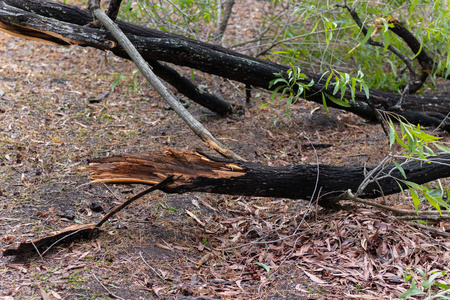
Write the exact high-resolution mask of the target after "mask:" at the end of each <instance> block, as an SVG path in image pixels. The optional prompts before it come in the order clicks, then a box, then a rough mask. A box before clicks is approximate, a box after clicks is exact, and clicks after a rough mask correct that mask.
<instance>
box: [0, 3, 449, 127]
mask: <svg viewBox="0 0 450 300" xmlns="http://www.w3.org/2000/svg"><path fill="white" fill-rule="evenodd" d="M5 4H8V5H9V6H7V5H5ZM13 8H15V9H21V10H26V11H28V12H29V13H28V14H26V12H25V11H22V13H20V12H17V11H16V12H15V13H14V14H13V15H11V13H9V14H8V12H11V10H12V9H13ZM30 20H33V22H32V21H30ZM91 21H92V17H91V16H90V14H89V12H87V11H86V10H82V9H79V8H77V7H75V6H69V5H64V4H61V3H57V2H48V1H43V0H39V1H38V0H36V1H23V0H4V1H2V0H0V28H1V27H2V26H3V29H5V30H8V27H9V28H10V27H11V26H16V27H17V28H16V29H20V28H25V29H30V30H32V29H33V28H38V31H39V32H51V33H52V35H51V36H52V37H53V38H54V37H55V36H57V37H61V38H60V40H61V41H62V42H61V43H65V44H66V43H67V39H68V40H69V42H70V43H74V44H78V45H80V46H89V47H95V48H98V49H103V50H110V51H112V52H113V53H115V54H116V55H118V56H121V57H125V58H128V56H127V54H126V53H125V51H124V50H123V49H122V48H121V47H120V46H118V45H117V44H116V43H115V42H114V39H113V37H112V36H111V35H110V34H109V33H107V32H105V31H102V30H95V29H93V28H86V27H82V26H84V25H86V24H88V23H89V22H91ZM61 22H64V23H61ZM117 24H118V25H119V27H121V29H122V30H123V31H124V32H125V33H126V34H127V36H128V38H129V39H130V40H131V42H132V43H133V44H134V45H135V46H136V48H137V49H138V51H140V52H141V54H142V55H143V57H144V59H146V60H147V61H150V60H161V61H165V62H170V63H173V64H177V65H180V66H185V67H190V68H195V69H197V70H200V71H203V72H206V73H210V74H214V75H218V76H222V77H225V78H228V79H231V80H236V81H239V82H242V83H245V84H247V85H251V86H254V87H261V88H264V89H269V83H270V81H271V80H273V79H274V78H275V76H274V73H280V72H281V71H284V72H286V71H287V70H288V69H289V67H287V66H282V65H279V64H276V63H272V62H270V61H266V60H261V59H257V58H253V57H250V56H246V55H244V54H240V53H237V52H234V51H231V50H228V49H225V48H223V47H220V46H217V45H211V44H207V43H204V42H200V41H196V40H192V39H189V38H186V37H183V36H180V35H175V34H170V33H166V32H162V31H158V30H153V29H148V28H144V27H141V26H138V25H136V24H130V23H126V22H123V21H117ZM5 27H6V28H5ZM97 39H100V41H101V40H102V39H103V43H101V42H98V41H97ZM305 74H306V75H307V76H308V79H307V80H306V81H309V80H314V81H315V84H314V85H313V86H312V87H311V88H310V89H309V90H307V91H305V94H304V98H305V99H307V100H310V101H315V102H317V103H320V104H321V103H322V101H323V100H322V92H323V91H325V89H324V84H323V82H320V80H319V78H320V75H319V74H309V73H307V72H305ZM274 88H276V86H274V87H272V89H274ZM329 89H330V90H327V92H328V93H332V91H331V87H329ZM337 97H339V95H337ZM400 98H401V95H400V94H396V93H387V92H381V91H377V90H370V96H369V99H366V97H365V94H364V93H360V92H356V93H355V101H354V102H353V101H351V102H350V103H349V104H350V105H349V107H341V106H339V105H337V104H335V103H334V102H331V101H327V105H328V106H330V107H336V108H339V109H344V110H347V111H349V112H352V113H355V114H357V115H359V116H361V117H363V118H366V119H369V120H376V114H375V112H374V109H373V107H374V106H373V104H374V103H375V104H381V105H382V106H384V107H391V106H393V105H395V104H396V103H398V101H399V100H400ZM418 99H419V100H423V101H422V102H421V103H419V104H417V103H416V100H418ZM193 100H195V99H193ZM424 101H425V102H426V103H427V105H424V104H423V102H424ZM369 103H370V104H371V105H369ZM402 108H403V109H404V111H399V112H397V113H398V114H399V115H401V116H403V117H405V118H406V119H407V120H408V121H410V122H411V123H413V124H418V123H421V124H422V125H425V126H433V127H438V126H439V127H441V128H442V129H444V130H447V131H450V121H449V120H448V118H445V116H446V115H447V113H448V112H450V101H449V96H448V95H443V96H430V97H423V96H416V95H409V96H408V98H407V99H406V100H405V102H404V103H403V105H402ZM423 111H424V112H438V113H440V114H441V115H442V116H444V118H441V119H439V118H438V117H436V115H434V117H428V116H427V115H425V116H424V114H423V113H421V112H423ZM418 116H419V118H417V117H418Z"/></svg>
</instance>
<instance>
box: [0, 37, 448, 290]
mask: <svg viewBox="0 0 450 300" xmlns="http://www.w3.org/2000/svg"><path fill="white" fill-rule="evenodd" d="M134 69H135V67H134V66H133V65H132V63H130V62H129V61H125V60H122V59H119V58H116V57H114V56H110V55H105V53H102V52H100V51H97V50H92V49H83V48H79V47H68V48H65V47H58V46H54V45H51V44H44V43H40V42H34V41H26V40H23V39H20V38H16V37H11V36H9V35H7V34H4V33H1V32H0V89H1V90H2V91H3V92H4V95H3V96H2V98H1V99H0V145H1V147H0V236H1V237H2V239H1V240H0V248H5V247H9V246H11V245H14V244H16V243H18V242H20V241H23V240H28V239H35V238H37V237H42V236H45V235H46V234H47V233H49V232H52V231H56V230H59V229H62V228H64V227H67V226H69V225H73V224H88V223H95V222H96V221H99V220H100V218H101V217H102V215H103V214H104V212H97V211H98V209H96V208H98V207H97V206H102V207H103V208H104V209H105V210H109V209H111V208H112V207H114V206H115V205H117V204H119V203H121V202H123V201H124V200H125V199H127V198H128V197H129V196H130V195H132V194H134V193H136V192H138V191H140V190H141V189H142V187H140V186H134V185H133V186H120V185H117V186H116V185H110V186H106V185H102V184H95V185H84V184H86V183H88V182H89V178H88V174H86V173H83V172H81V171H79V168H80V167H82V166H83V165H85V164H86V161H87V159H89V158H95V157H104V156H109V155H113V154H121V153H143V152H149V153H157V152H163V151H165V149H166V148H168V147H172V148H175V149H190V150H196V149H201V150H202V151H207V149H205V148H204V146H203V145H202V143H201V142H200V140H199V139H198V138H197V137H196V136H195V135H194V134H193V133H192V132H191V131H190V130H189V129H188V128H187V126H185V124H184V123H183V122H182V121H181V120H180V119H179V118H178V117H177V116H176V115H175V114H174V112H173V111H171V110H167V109H166V104H164V103H163V102H162V100H161V99H160V98H159V96H158V95H157V94H156V93H155V92H154V91H153V90H151V89H149V88H148V86H147V84H146V83H145V82H144V81H143V79H142V78H141V77H140V76H137V78H136V84H134V81H133V79H134V77H133V70H134ZM115 74H121V75H124V76H126V77H127V78H125V79H124V80H123V81H122V82H121V83H119V84H118V85H117V87H116V88H115V89H114V91H111V85H112V82H113V81H114V80H115V78H117V76H116V75H115ZM198 80H199V82H202V83H203V84H210V79H209V78H208V77H206V76H204V75H199V76H198ZM133 87H136V89H134V88H133ZM107 91H110V94H109V95H108V96H107V97H106V98H104V99H102V100H100V102H98V103H91V102H92V100H93V99H95V98H97V97H98V96H99V95H101V94H103V93H105V92H107ZM222 92H223V93H224V94H225V95H226V96H227V98H228V99H230V100H231V101H234V102H236V103H238V104H240V105H243V106H244V108H245V114H243V115H234V116H231V117H229V118H221V117H218V116H216V115H214V114H212V113H210V112H208V111H206V110H205V109H203V108H201V107H199V106H196V105H195V104H191V106H190V107H189V110H190V111H191V112H192V113H193V114H194V116H195V117H196V118H197V119H199V120H200V121H201V122H202V123H203V124H204V125H205V126H206V127H207V128H208V129H209V130H210V131H211V132H212V133H213V134H214V135H215V136H216V137H218V138H219V139H221V140H222V141H223V143H224V144H226V145H227V146H228V147H229V148H230V149H232V150H233V151H235V152H236V153H238V154H239V155H241V156H242V157H244V158H246V159H248V160H252V161H255V162H260V163H264V164H267V165H290V164H308V163H315V162H316V159H318V160H319V162H320V163H323V164H335V165H361V164H364V163H367V164H368V165H374V164H376V163H377V162H379V161H380V159H382V158H383V157H384V155H385V154H387V153H388V152H389V148H388V146H387V144H388V141H387V139H386V137H385V136H384V135H383V132H382V130H381V128H380V127H379V126H377V125H373V124H368V123H365V122H364V121H363V120H361V119H359V118H357V117H354V116H353V115H351V114H347V113H343V112H339V111H332V113H331V115H330V116H327V115H326V114H325V113H324V111H323V109H320V108H319V109H317V107H316V106H315V105H313V104H311V103H305V102H301V103H299V104H297V105H296V106H294V107H293V110H292V112H291V118H290V119H287V118H286V115H285V110H284V108H283V106H282V105H278V104H271V105H268V106H266V107H265V108H264V109H260V107H261V105H262V104H263V103H265V102H266V101H269V100H270V95H269V94H267V93H264V92H262V91H255V92H254V95H257V97H255V98H254V99H253V100H252V103H251V104H250V105H248V104H246V103H245V100H244V99H243V98H244V95H243V92H242V90H235V89H234V88H233V86H231V85H229V84H228V83H225V82H224V83H223V85H222ZM438 134H441V135H442V136H443V137H444V141H445V140H446V141H448V134H444V133H439V132H438ZM310 141H311V142H313V143H318V144H323V145H326V147H317V148H316V149H315V150H314V149H313V148H311V147H310ZM316 156H317V157H316ZM299 184H301V183H299ZM378 200H379V201H385V202H386V203H388V204H390V205H397V206H399V205H408V206H409V208H411V199H410V198H409V197H406V196H404V195H401V194H399V195H394V196H392V197H387V198H386V199H384V200H382V199H378ZM193 216H195V217H193ZM299 224H301V225H300V226H299ZM429 225H430V226H433V225H436V224H433V223H430V224H429ZM437 225H438V227H439V228H440V229H441V230H443V231H445V230H446V229H447V231H448V230H449V229H448V228H449V227H450V223H449V222H441V223H440V224H437ZM294 233H295V234H294ZM200 260H201V261H202V264H201V265H200V264H199V261H200ZM449 262H450V241H449V239H448V238H445V237H441V236H436V235H434V234H432V233H430V232H428V231H426V230H422V229H419V228H417V227H415V226H413V225H411V224H410V223H406V222H402V221H398V220H397V219H395V218H394V217H393V216H392V215H391V214H390V213H386V212H382V211H380V210H378V209H372V208H367V207H364V206H359V205H354V204H350V203H348V204H347V205H346V206H345V209H344V210H341V211H327V210H323V209H321V208H319V207H316V206H315V205H314V204H313V205H311V206H309V202H308V201H305V200H296V201H293V200H287V199H275V198H251V197H230V196H223V195H210V194H201V193H195V194H183V195H167V194H164V193H162V192H154V193H152V194H150V195H148V196H146V197H144V198H143V199H141V200H140V201H139V202H138V203H136V204H134V205H132V206H131V207H128V208H127V209H126V210H125V211H123V212H122V213H121V214H119V215H118V216H117V217H115V218H114V219H113V220H112V221H111V222H109V223H108V224H106V226H105V228H104V231H103V232H102V233H101V234H100V236H99V237H98V238H96V239H94V240H89V241H81V242H74V243H71V244H66V245H55V246H54V247H53V248H52V249H51V250H50V251H49V252H48V253H46V255H44V256H42V257H41V256H39V255H37V254H35V255H30V256H27V257H2V258H1V259H0V299H32V298H43V299H53V298H55V299H113V298H119V299H120V298H122V299H153V298H154V299H159V298H161V299H176V298H180V299H181V298H183V297H205V298H207V297H209V298H214V299H220V298H237V299H330V298H340V299H348V298H356V299H380V298H397V297H398V295H400V294H401V293H402V292H404V291H405V290H406V289H407V288H409V287H410V283H405V281H404V278H405V272H406V270H408V269H413V270H414V267H420V268H422V269H423V270H424V271H425V272H432V271H442V270H448V269H449ZM439 280H441V282H443V283H445V282H447V283H448V282H450V277H449V276H448V275H442V276H441V277H439Z"/></svg>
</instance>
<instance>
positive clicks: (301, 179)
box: [84, 149, 450, 206]
mask: <svg viewBox="0 0 450 300" xmlns="http://www.w3.org/2000/svg"><path fill="white" fill-rule="evenodd" d="M449 160H450V154H445V155H439V156H436V157H432V158H430V161H431V162H432V163H429V164H428V163H423V162H417V161H411V162H409V163H407V164H405V165H403V169H404V171H405V174H406V175H407V179H406V180H408V181H411V182H415V183H418V184H422V183H426V182H429V181H432V180H436V179H438V178H444V177H449V176H450V165H448V161H449ZM89 163H90V164H89V165H88V166H86V167H84V169H85V170H89V171H91V175H92V179H94V181H93V182H106V183H137V184H146V185H155V184H157V183H159V182H161V180H164V179H166V178H167V177H169V176H174V178H176V180H174V182H173V183H171V184H169V185H167V186H165V187H164V188H163V189H162V191H164V192H166V193H185V192H207V193H215V194H227V195H244V196H259V197H279V198H290V199H309V198H310V197H311V196H312V195H313V192H314V190H315V189H317V191H319V190H320V195H319V197H320V198H319V204H321V205H322V206H327V205H329V203H330V202H329V201H331V200H333V199H335V198H336V197H337V196H338V195H340V194H342V193H343V192H345V191H347V190H349V189H350V190H351V191H353V192H355V191H357V189H358V187H359V185H360V184H361V183H362V182H363V180H364V178H365V174H367V172H370V170H371V169H372V168H366V169H365V168H364V167H341V166H330V165H298V166H288V167H269V166H265V165H261V164H257V163H250V162H243V161H237V160H229V159H222V158H218V157H213V156H209V155H205V154H201V153H194V152H189V151H182V152H180V151H176V150H173V149H169V150H168V151H167V152H166V153H164V154H124V155H121V156H113V157H107V158H99V159H93V160H90V161H89ZM392 169H394V170H393V171H392V172H391V173H390V176H388V177H385V178H383V179H380V180H377V181H376V182H374V183H371V184H369V185H368V186H367V188H366V189H365V190H364V192H363V193H362V194H360V195H359V197H360V198H375V197H379V196H382V195H390V194H395V193H398V192H400V191H401V189H400V185H401V186H402V188H403V189H407V187H406V186H405V185H404V184H401V183H400V182H398V181H396V179H401V180H404V179H405V178H404V177H403V176H402V174H401V173H400V171H398V170H397V169H395V166H394V165H392V166H389V167H388V168H386V172H385V173H383V174H381V176H383V175H386V173H388V172H390V171H391V170H392ZM380 178H381V177H380ZM316 181H317V187H316Z"/></svg>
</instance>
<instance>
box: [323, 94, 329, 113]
mask: <svg viewBox="0 0 450 300" xmlns="http://www.w3.org/2000/svg"><path fill="white" fill-rule="evenodd" d="M322 104H323V108H324V109H325V112H326V113H327V115H329V114H330V113H329V112H328V105H327V99H326V97H325V93H322Z"/></svg>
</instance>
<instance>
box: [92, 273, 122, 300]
mask: <svg viewBox="0 0 450 300" xmlns="http://www.w3.org/2000/svg"><path fill="white" fill-rule="evenodd" d="M92 277H94V279H95V280H96V281H97V282H98V283H99V284H100V285H101V286H102V288H104V289H105V291H106V292H108V295H110V296H111V297H113V298H115V299H122V300H125V299H124V298H122V297H120V296H117V295H116V294H114V293H113V292H111V291H110V290H109V289H108V288H107V287H106V286H105V285H104V284H103V283H102V282H101V281H100V280H99V279H98V278H97V276H96V275H95V274H94V273H92Z"/></svg>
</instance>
